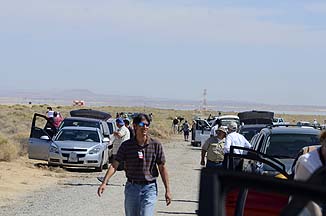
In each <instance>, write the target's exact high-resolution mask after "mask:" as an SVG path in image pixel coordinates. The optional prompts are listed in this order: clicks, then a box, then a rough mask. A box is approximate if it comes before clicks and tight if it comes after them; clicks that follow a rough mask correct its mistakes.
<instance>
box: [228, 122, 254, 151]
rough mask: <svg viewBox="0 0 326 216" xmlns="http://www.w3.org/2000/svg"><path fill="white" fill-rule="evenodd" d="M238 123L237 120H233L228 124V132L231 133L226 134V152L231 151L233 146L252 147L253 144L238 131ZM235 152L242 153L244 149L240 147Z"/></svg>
mask: <svg viewBox="0 0 326 216" xmlns="http://www.w3.org/2000/svg"><path fill="white" fill-rule="evenodd" d="M237 129H238V125H237V123H235V122H231V123H230V124H228V132H229V134H228V135H227V136H226V139H225V145H224V153H229V152H230V147H231V146H240V147H245V148H251V144H250V143H249V142H248V140H247V139H246V138H245V137H244V136H243V135H241V134H239V133H238V132H237ZM234 153H236V154H242V153H243V151H242V150H239V149H235V150H234Z"/></svg>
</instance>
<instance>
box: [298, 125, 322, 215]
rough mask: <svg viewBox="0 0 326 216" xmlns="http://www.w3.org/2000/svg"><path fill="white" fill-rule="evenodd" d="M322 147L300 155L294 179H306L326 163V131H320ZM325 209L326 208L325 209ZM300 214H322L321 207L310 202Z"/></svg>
mask: <svg viewBox="0 0 326 216" xmlns="http://www.w3.org/2000/svg"><path fill="white" fill-rule="evenodd" d="M319 141H320V144H321V147H319V148H317V149H315V150H313V151H311V152H308V153H306V154H303V155H301V156H300V157H299V159H298V161H297V163H296V165H295V172H294V179H295V180H301V181H306V180H308V179H309V178H310V176H311V175H312V174H313V173H314V172H315V171H316V170H317V169H319V168H320V167H322V166H325V164H326V131H325V130H324V131H322V132H321V133H320V138H319ZM324 211H325V210H324ZM300 215H322V212H321V209H320V207H319V206H318V205H317V204H316V203H315V202H309V204H308V205H307V206H306V208H305V209H304V210H303V211H302V212H301V213H300Z"/></svg>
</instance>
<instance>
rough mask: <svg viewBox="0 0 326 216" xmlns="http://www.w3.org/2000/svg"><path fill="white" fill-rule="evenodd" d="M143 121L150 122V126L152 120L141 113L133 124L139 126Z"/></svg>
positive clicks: (134, 119)
mask: <svg viewBox="0 0 326 216" xmlns="http://www.w3.org/2000/svg"><path fill="white" fill-rule="evenodd" d="M142 120H146V121H147V122H148V124H150V118H149V117H148V115H147V114H145V113H139V114H137V115H136V116H135V117H134V118H133V120H132V123H133V124H139V123H140V122H142Z"/></svg>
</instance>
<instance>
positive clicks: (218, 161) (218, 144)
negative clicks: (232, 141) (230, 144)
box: [200, 126, 227, 167]
mask: <svg viewBox="0 0 326 216" xmlns="http://www.w3.org/2000/svg"><path fill="white" fill-rule="evenodd" d="M226 134H227V131H226V129H225V128H224V127H223V126H220V127H219V128H218V129H217V130H216V136H212V137H210V138H208V139H207V140H206V142H205V143H204V145H203V147H202V151H201V161H200V164H201V165H202V166H205V156H206V154H207V162H206V167H220V166H222V162H223V159H224V152H223V148H224V144H225V137H226Z"/></svg>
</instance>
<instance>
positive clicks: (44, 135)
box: [28, 113, 57, 160]
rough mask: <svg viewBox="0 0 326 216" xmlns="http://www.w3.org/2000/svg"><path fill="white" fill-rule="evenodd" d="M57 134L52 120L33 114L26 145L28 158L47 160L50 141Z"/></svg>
mask: <svg viewBox="0 0 326 216" xmlns="http://www.w3.org/2000/svg"><path fill="white" fill-rule="evenodd" d="M56 133H57V129H56V127H55V126H54V124H53V121H52V119H50V118H48V117H47V116H45V115H42V114H38V113H35V114H34V116H33V120H32V126H31V132H30V137H29V144H28V158H30V159H36V160H48V154H49V147H50V145H51V140H52V138H53V137H54V136H55V134H56Z"/></svg>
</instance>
